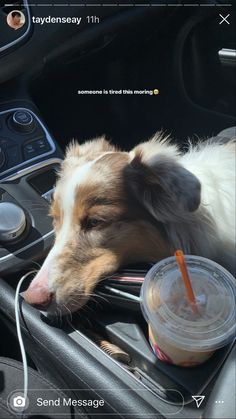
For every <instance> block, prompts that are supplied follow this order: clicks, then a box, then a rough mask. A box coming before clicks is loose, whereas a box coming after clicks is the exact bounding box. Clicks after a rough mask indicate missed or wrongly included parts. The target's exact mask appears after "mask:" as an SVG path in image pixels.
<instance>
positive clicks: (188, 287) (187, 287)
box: [175, 250, 198, 314]
mask: <svg viewBox="0 0 236 419" xmlns="http://www.w3.org/2000/svg"><path fill="white" fill-rule="evenodd" d="M175 257H176V261H177V264H178V267H179V270H180V272H181V275H182V279H183V281H184V286H185V290H186V294H187V298H188V301H189V303H190V305H191V307H192V310H193V312H194V313H195V314H196V313H198V308H197V303H196V299H195V295H194V293H193V289H192V285H191V281H190V278H189V274H188V270H187V266H186V262H185V259H184V254H183V252H182V250H176V252H175Z"/></svg>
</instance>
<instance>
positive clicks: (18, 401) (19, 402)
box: [13, 396, 25, 408]
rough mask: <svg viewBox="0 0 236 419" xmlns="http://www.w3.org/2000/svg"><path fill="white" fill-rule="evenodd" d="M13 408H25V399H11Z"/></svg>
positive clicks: (18, 397)
mask: <svg viewBox="0 0 236 419" xmlns="http://www.w3.org/2000/svg"><path fill="white" fill-rule="evenodd" d="M13 406H14V407H20V408H22V407H25V398H24V397H23V396H16V397H14V398H13Z"/></svg>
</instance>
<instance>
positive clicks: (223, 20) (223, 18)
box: [219, 13, 230, 25]
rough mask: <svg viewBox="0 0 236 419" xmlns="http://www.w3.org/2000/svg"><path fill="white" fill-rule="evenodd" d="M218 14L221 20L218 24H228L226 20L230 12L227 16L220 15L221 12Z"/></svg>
mask: <svg viewBox="0 0 236 419" xmlns="http://www.w3.org/2000/svg"><path fill="white" fill-rule="evenodd" d="M219 16H220V17H221V19H222V20H221V21H220V23H219V25H222V23H223V22H225V23H227V24H228V25H230V23H229V22H228V20H227V19H228V17H229V16H230V13H229V14H228V15H227V16H222V15H221V14H219Z"/></svg>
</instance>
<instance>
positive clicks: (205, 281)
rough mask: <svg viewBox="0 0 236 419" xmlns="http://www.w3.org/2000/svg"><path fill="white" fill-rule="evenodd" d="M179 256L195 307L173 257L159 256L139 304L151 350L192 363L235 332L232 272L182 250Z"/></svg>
mask: <svg viewBox="0 0 236 419" xmlns="http://www.w3.org/2000/svg"><path fill="white" fill-rule="evenodd" d="M185 261H186V265H187V270H188V274H189V277H190V279H191V285H192V289H193V292H194V295H195V301H196V305H197V312H194V310H193V309H192V307H191V304H190V303H189V301H188V298H187V296H186V292H185V291H186V290H185V286H184V283H183V280H182V277H181V273H180V271H179V268H178V265H177V262H176V259H175V257H170V258H167V259H164V260H162V261H161V262H159V263H157V264H156V265H154V266H153V267H152V269H151V270H150V271H149V272H148V273H147V275H146V277H145V280H144V283H143V285H142V289H141V307H142V311H143V314H144V317H145V319H146V320H147V322H148V325H149V340H150V344H151V346H152V349H153V351H154V353H155V354H156V356H157V357H158V358H159V359H160V360H161V361H164V362H168V363H170V364H175V365H178V366H183V367H192V366H196V365H199V364H201V363H203V362H205V361H206V360H207V359H209V358H210V356H211V355H212V354H213V353H214V352H215V351H216V349H218V348H221V347H223V346H225V345H226V344H227V343H229V342H231V341H232V340H233V339H234V337H235V331H236V328H235V315H236V303H235V278H234V277H233V276H232V275H231V274H230V273H229V272H228V271H226V270H225V269H224V268H223V267H222V266H220V265H218V264H217V263H215V262H213V261H211V260H209V259H206V258H202V257H198V256H191V255H187V256H185Z"/></svg>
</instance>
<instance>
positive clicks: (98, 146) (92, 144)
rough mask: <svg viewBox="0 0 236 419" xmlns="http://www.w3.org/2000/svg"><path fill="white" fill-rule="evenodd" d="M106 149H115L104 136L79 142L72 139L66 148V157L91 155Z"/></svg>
mask: <svg viewBox="0 0 236 419" xmlns="http://www.w3.org/2000/svg"><path fill="white" fill-rule="evenodd" d="M106 151H115V147H114V146H113V145H111V144H110V143H109V141H107V140H106V138H105V137H104V136H102V137H99V138H95V139H93V140H89V141H86V142H85V143H83V144H79V143H78V142H77V141H75V140H73V141H71V143H70V144H69V145H68V147H67V149H66V158H71V157H84V156H93V155H96V154H98V153H103V152H106Z"/></svg>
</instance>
